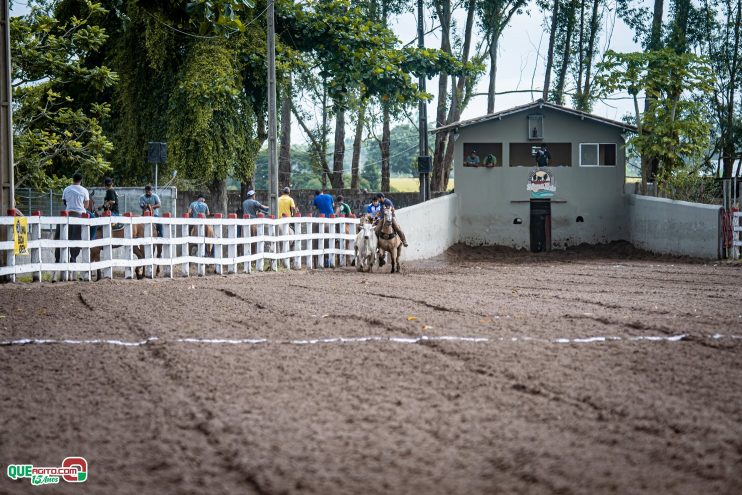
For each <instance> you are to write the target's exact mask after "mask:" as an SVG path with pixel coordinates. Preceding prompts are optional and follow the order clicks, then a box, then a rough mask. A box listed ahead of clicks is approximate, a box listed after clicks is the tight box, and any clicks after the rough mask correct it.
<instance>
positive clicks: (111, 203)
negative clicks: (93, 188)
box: [103, 177, 120, 216]
mask: <svg viewBox="0 0 742 495" xmlns="http://www.w3.org/2000/svg"><path fill="white" fill-rule="evenodd" d="M103 185H104V186H105V187H106V195H105V196H104V197H103V209H104V210H108V211H110V212H111V215H113V216H119V215H120V213H119V195H118V193H117V192H116V190H115V189H114V188H113V179H111V178H110V177H106V178H105V180H104V181H103Z"/></svg>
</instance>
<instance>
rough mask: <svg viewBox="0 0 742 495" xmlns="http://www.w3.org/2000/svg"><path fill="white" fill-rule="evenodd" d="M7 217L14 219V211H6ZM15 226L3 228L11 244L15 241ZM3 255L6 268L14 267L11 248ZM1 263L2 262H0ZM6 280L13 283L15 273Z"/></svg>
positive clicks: (13, 254)
mask: <svg viewBox="0 0 742 495" xmlns="http://www.w3.org/2000/svg"><path fill="white" fill-rule="evenodd" d="M8 216H11V217H15V209H12V210H11V209H8ZM14 229H15V224H13V223H11V224H10V225H7V226H6V227H5V233H6V236H5V237H6V239H7V240H8V241H10V242H13V240H14V239H15V232H14ZM3 254H5V256H6V257H5V263H7V266H15V249H14V248H13V247H11V248H10V250H8V251H3ZM0 262H2V260H0ZM8 279H9V280H10V281H11V282H15V273H11V274H10V275H8Z"/></svg>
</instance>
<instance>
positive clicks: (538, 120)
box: [528, 115, 544, 140]
mask: <svg viewBox="0 0 742 495" xmlns="http://www.w3.org/2000/svg"><path fill="white" fill-rule="evenodd" d="M528 139H530V140H541V139H544V116H543V115H529V116H528Z"/></svg>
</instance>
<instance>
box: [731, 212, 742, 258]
mask: <svg viewBox="0 0 742 495" xmlns="http://www.w3.org/2000/svg"><path fill="white" fill-rule="evenodd" d="M740 215H742V213H740V212H735V211H734V210H732V258H733V259H734V260H735V261H736V260H738V259H739V252H740V249H742V243H740V240H739V239H740V231H739V227H740V223H742V222H740V219H742V216H740Z"/></svg>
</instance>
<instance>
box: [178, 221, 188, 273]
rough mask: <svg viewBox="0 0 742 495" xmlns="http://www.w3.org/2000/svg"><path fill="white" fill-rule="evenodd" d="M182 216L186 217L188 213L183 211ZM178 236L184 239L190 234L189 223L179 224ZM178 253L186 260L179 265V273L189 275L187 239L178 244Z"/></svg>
mask: <svg viewBox="0 0 742 495" xmlns="http://www.w3.org/2000/svg"><path fill="white" fill-rule="evenodd" d="M183 218H188V213H183ZM180 236H181V237H184V238H186V239H187V238H188V237H190V236H191V226H190V225H189V224H187V223H184V224H183V225H181V226H180ZM180 254H181V256H182V257H183V258H186V261H185V262H184V263H183V264H182V265H181V267H180V269H181V273H182V274H183V276H184V277H190V276H191V263H190V262H189V261H188V257H190V256H191V246H190V244H189V243H188V241H186V242H184V243H182V244H181V245H180Z"/></svg>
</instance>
